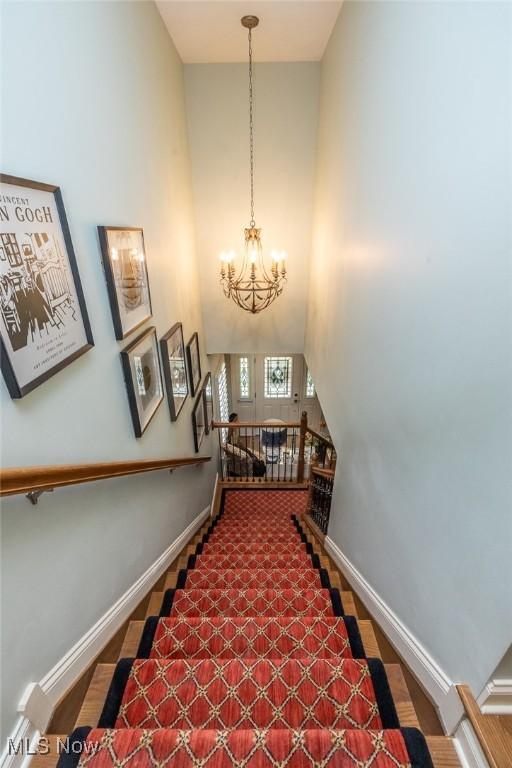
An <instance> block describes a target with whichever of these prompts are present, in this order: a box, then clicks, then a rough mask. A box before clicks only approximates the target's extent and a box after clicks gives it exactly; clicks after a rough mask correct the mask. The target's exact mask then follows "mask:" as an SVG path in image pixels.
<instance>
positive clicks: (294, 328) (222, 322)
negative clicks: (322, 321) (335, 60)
mask: <svg viewBox="0 0 512 768" xmlns="http://www.w3.org/2000/svg"><path fill="white" fill-rule="evenodd" d="M254 45H257V40H256V37H255V39H254ZM185 84H186V101H187V117H188V126H189V135H190V151H191V158H192V169H193V181H194V196H195V204H196V205H195V208H196V231H197V244H198V256H199V264H200V282H201V300H202V304H203V317H204V324H205V332H206V337H205V338H206V347H207V351H208V352H209V353H210V352H211V353H215V352H246V351H248V350H251V351H255V352H281V353H283V352H300V353H301V352H303V350H304V331H305V319H306V299H307V282H308V264H309V256H310V246H311V216H312V197H313V177H314V165H315V150H316V136H317V119H318V84H319V64H318V63H307V62H305V63H299V64H255V66H254V97H255V107H254V120H255V163H256V171H255V173H256V175H255V204H256V224H257V225H258V226H261V227H262V228H263V232H262V238H263V246H264V249H265V251H266V253H267V254H268V253H269V252H270V250H271V249H272V248H273V247H279V248H280V249H284V250H286V251H287V252H288V256H289V258H288V269H289V273H288V274H289V280H288V284H287V286H286V287H285V290H284V292H283V294H282V295H281V296H280V297H279V299H277V300H276V301H275V303H274V304H273V305H272V306H271V307H269V308H268V309H267V310H265V312H263V313H262V314H261V315H251V314H250V313H248V312H244V311H242V310H240V309H239V308H238V307H236V306H235V304H234V303H233V302H232V301H229V302H228V301H227V300H226V299H225V298H224V295H223V293H222V288H221V286H220V283H219V269H220V262H219V253H220V252H221V251H225V250H230V249H231V248H232V249H234V250H235V251H237V252H238V254H240V255H241V254H242V247H243V237H244V232H243V230H244V227H246V226H248V220H249V218H250V215H249V157H248V153H249V149H248V142H249V136H248V131H249V127H248V104H247V99H248V93H247V89H248V82H247V65H246V64H201V65H186V66H185Z"/></svg>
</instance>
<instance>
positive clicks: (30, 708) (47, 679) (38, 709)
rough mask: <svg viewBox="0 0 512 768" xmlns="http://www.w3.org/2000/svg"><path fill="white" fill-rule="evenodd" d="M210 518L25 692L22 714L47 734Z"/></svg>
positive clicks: (196, 524)
mask: <svg viewBox="0 0 512 768" xmlns="http://www.w3.org/2000/svg"><path fill="white" fill-rule="evenodd" d="M209 514H210V505H208V506H207V507H206V508H205V509H203V511H202V512H201V513H200V514H199V515H197V517H196V518H194V520H193V521H192V522H191V523H190V525H188V526H187V527H186V528H185V530H184V531H183V532H182V533H181V534H180V535H179V536H178V538H177V539H175V540H174V541H173V543H172V544H171V546H170V547H168V548H167V549H166V550H165V552H163V553H162V554H161V555H160V557H159V558H158V559H157V560H155V562H154V563H152V565H150V566H149V568H148V569H147V570H146V571H145V572H144V573H143V574H142V576H140V578H138V579H137V581H136V582H135V583H134V584H132V586H131V587H130V588H129V589H128V590H127V591H126V592H125V593H124V595H122V596H121V597H120V598H119V600H117V602H115V603H114V605H113V606H112V607H111V608H109V610H108V611H107V612H106V613H105V614H104V615H103V616H102V617H101V618H100V619H99V620H98V621H97V622H96V624H95V625H94V626H93V627H91V629H90V630H89V631H88V632H86V633H85V635H83V636H82V637H81V638H80V640H79V641H78V642H77V643H75V645H74V646H73V647H72V648H71V649H70V650H69V651H68V652H67V653H66V655H65V656H63V657H62V659H60V661H58V662H57V664H56V665H55V666H54V667H53V669H51V670H50V671H49V672H48V674H47V675H45V676H44V677H43V679H42V680H40V681H39V682H38V683H31V684H30V685H29V686H27V688H26V689H25V692H24V694H23V696H22V699H21V701H20V704H19V707H18V712H20V714H21V715H23V717H24V718H26V719H27V720H28V721H29V722H30V723H32V725H33V726H34V728H35V729H37V730H38V731H40V732H41V733H44V732H45V730H46V727H47V726H48V723H49V722H50V720H51V717H52V714H53V710H54V709H55V707H56V705H57V704H58V703H59V701H60V700H61V699H62V697H63V696H64V695H65V694H66V692H67V691H68V690H69V689H70V688H71V686H72V685H73V683H74V682H75V681H76V680H78V678H79V677H80V676H81V675H82V674H83V673H84V672H85V670H86V669H87V667H88V666H89V665H90V664H91V663H92V662H93V661H94V659H95V658H96V656H98V654H99V653H100V651H101V650H102V649H103V648H104V647H105V646H106V644H107V643H108V642H109V640H110V639H111V638H112V637H113V636H114V635H115V633H116V632H117V630H118V629H119V628H120V627H121V626H122V624H123V623H124V622H125V621H126V619H127V618H128V617H129V616H130V614H131V613H132V612H133V610H134V609H135V608H136V607H137V605H138V604H139V603H140V601H141V600H142V599H143V597H144V595H146V594H147V592H148V591H149V590H150V589H151V586H152V585H153V584H154V583H155V582H156V581H157V580H158V579H159V578H160V576H161V575H162V574H163V573H164V572H165V571H166V569H167V568H168V567H169V565H170V564H171V563H172V561H173V560H175V559H176V557H177V556H178V555H179V553H180V552H181V550H182V549H183V547H184V546H185V545H186V544H187V542H188V541H189V539H191V538H192V536H193V535H194V534H195V532H196V531H197V529H198V528H200V527H201V525H202V524H203V522H204V521H205V520H206V518H207V517H208V516H209Z"/></svg>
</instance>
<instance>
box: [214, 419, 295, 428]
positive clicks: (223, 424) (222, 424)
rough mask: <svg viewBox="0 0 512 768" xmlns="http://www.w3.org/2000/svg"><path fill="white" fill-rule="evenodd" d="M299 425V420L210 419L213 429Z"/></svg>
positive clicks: (293, 426)
mask: <svg viewBox="0 0 512 768" xmlns="http://www.w3.org/2000/svg"><path fill="white" fill-rule="evenodd" d="M300 425H301V423H300V421H282V422H277V423H272V422H271V423H270V424H269V422H268V421H212V427H213V428H214V429H240V428H241V427H242V428H243V427H248V428H251V427H263V428H264V429H285V428H286V427H289V428H291V429H295V428H297V429H299V428H300Z"/></svg>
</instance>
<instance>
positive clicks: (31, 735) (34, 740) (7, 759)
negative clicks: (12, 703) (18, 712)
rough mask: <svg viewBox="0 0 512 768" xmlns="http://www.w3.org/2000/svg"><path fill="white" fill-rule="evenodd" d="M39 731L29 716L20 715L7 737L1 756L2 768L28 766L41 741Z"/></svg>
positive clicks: (0, 764)
mask: <svg viewBox="0 0 512 768" xmlns="http://www.w3.org/2000/svg"><path fill="white" fill-rule="evenodd" d="M39 736H40V734H39V731H38V730H37V728H36V727H35V726H34V725H32V723H31V722H30V720H29V719H28V717H19V718H18V720H17V721H16V725H15V726H14V728H13V730H12V732H11V733H10V735H9V736H8V737H7V740H6V744H5V747H4V749H3V752H2V755H1V757H0V768H28V764H29V762H30V760H31V759H32V757H33V755H34V754H35V751H36V747H37V745H38V743H39Z"/></svg>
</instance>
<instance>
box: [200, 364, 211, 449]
mask: <svg viewBox="0 0 512 768" xmlns="http://www.w3.org/2000/svg"><path fill="white" fill-rule="evenodd" d="M202 391H203V398H204V423H205V432H206V434H207V435H209V434H210V431H211V429H212V421H213V386H212V375H211V373H210V371H208V373H207V374H206V376H205V377H204V382H203V388H202Z"/></svg>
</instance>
